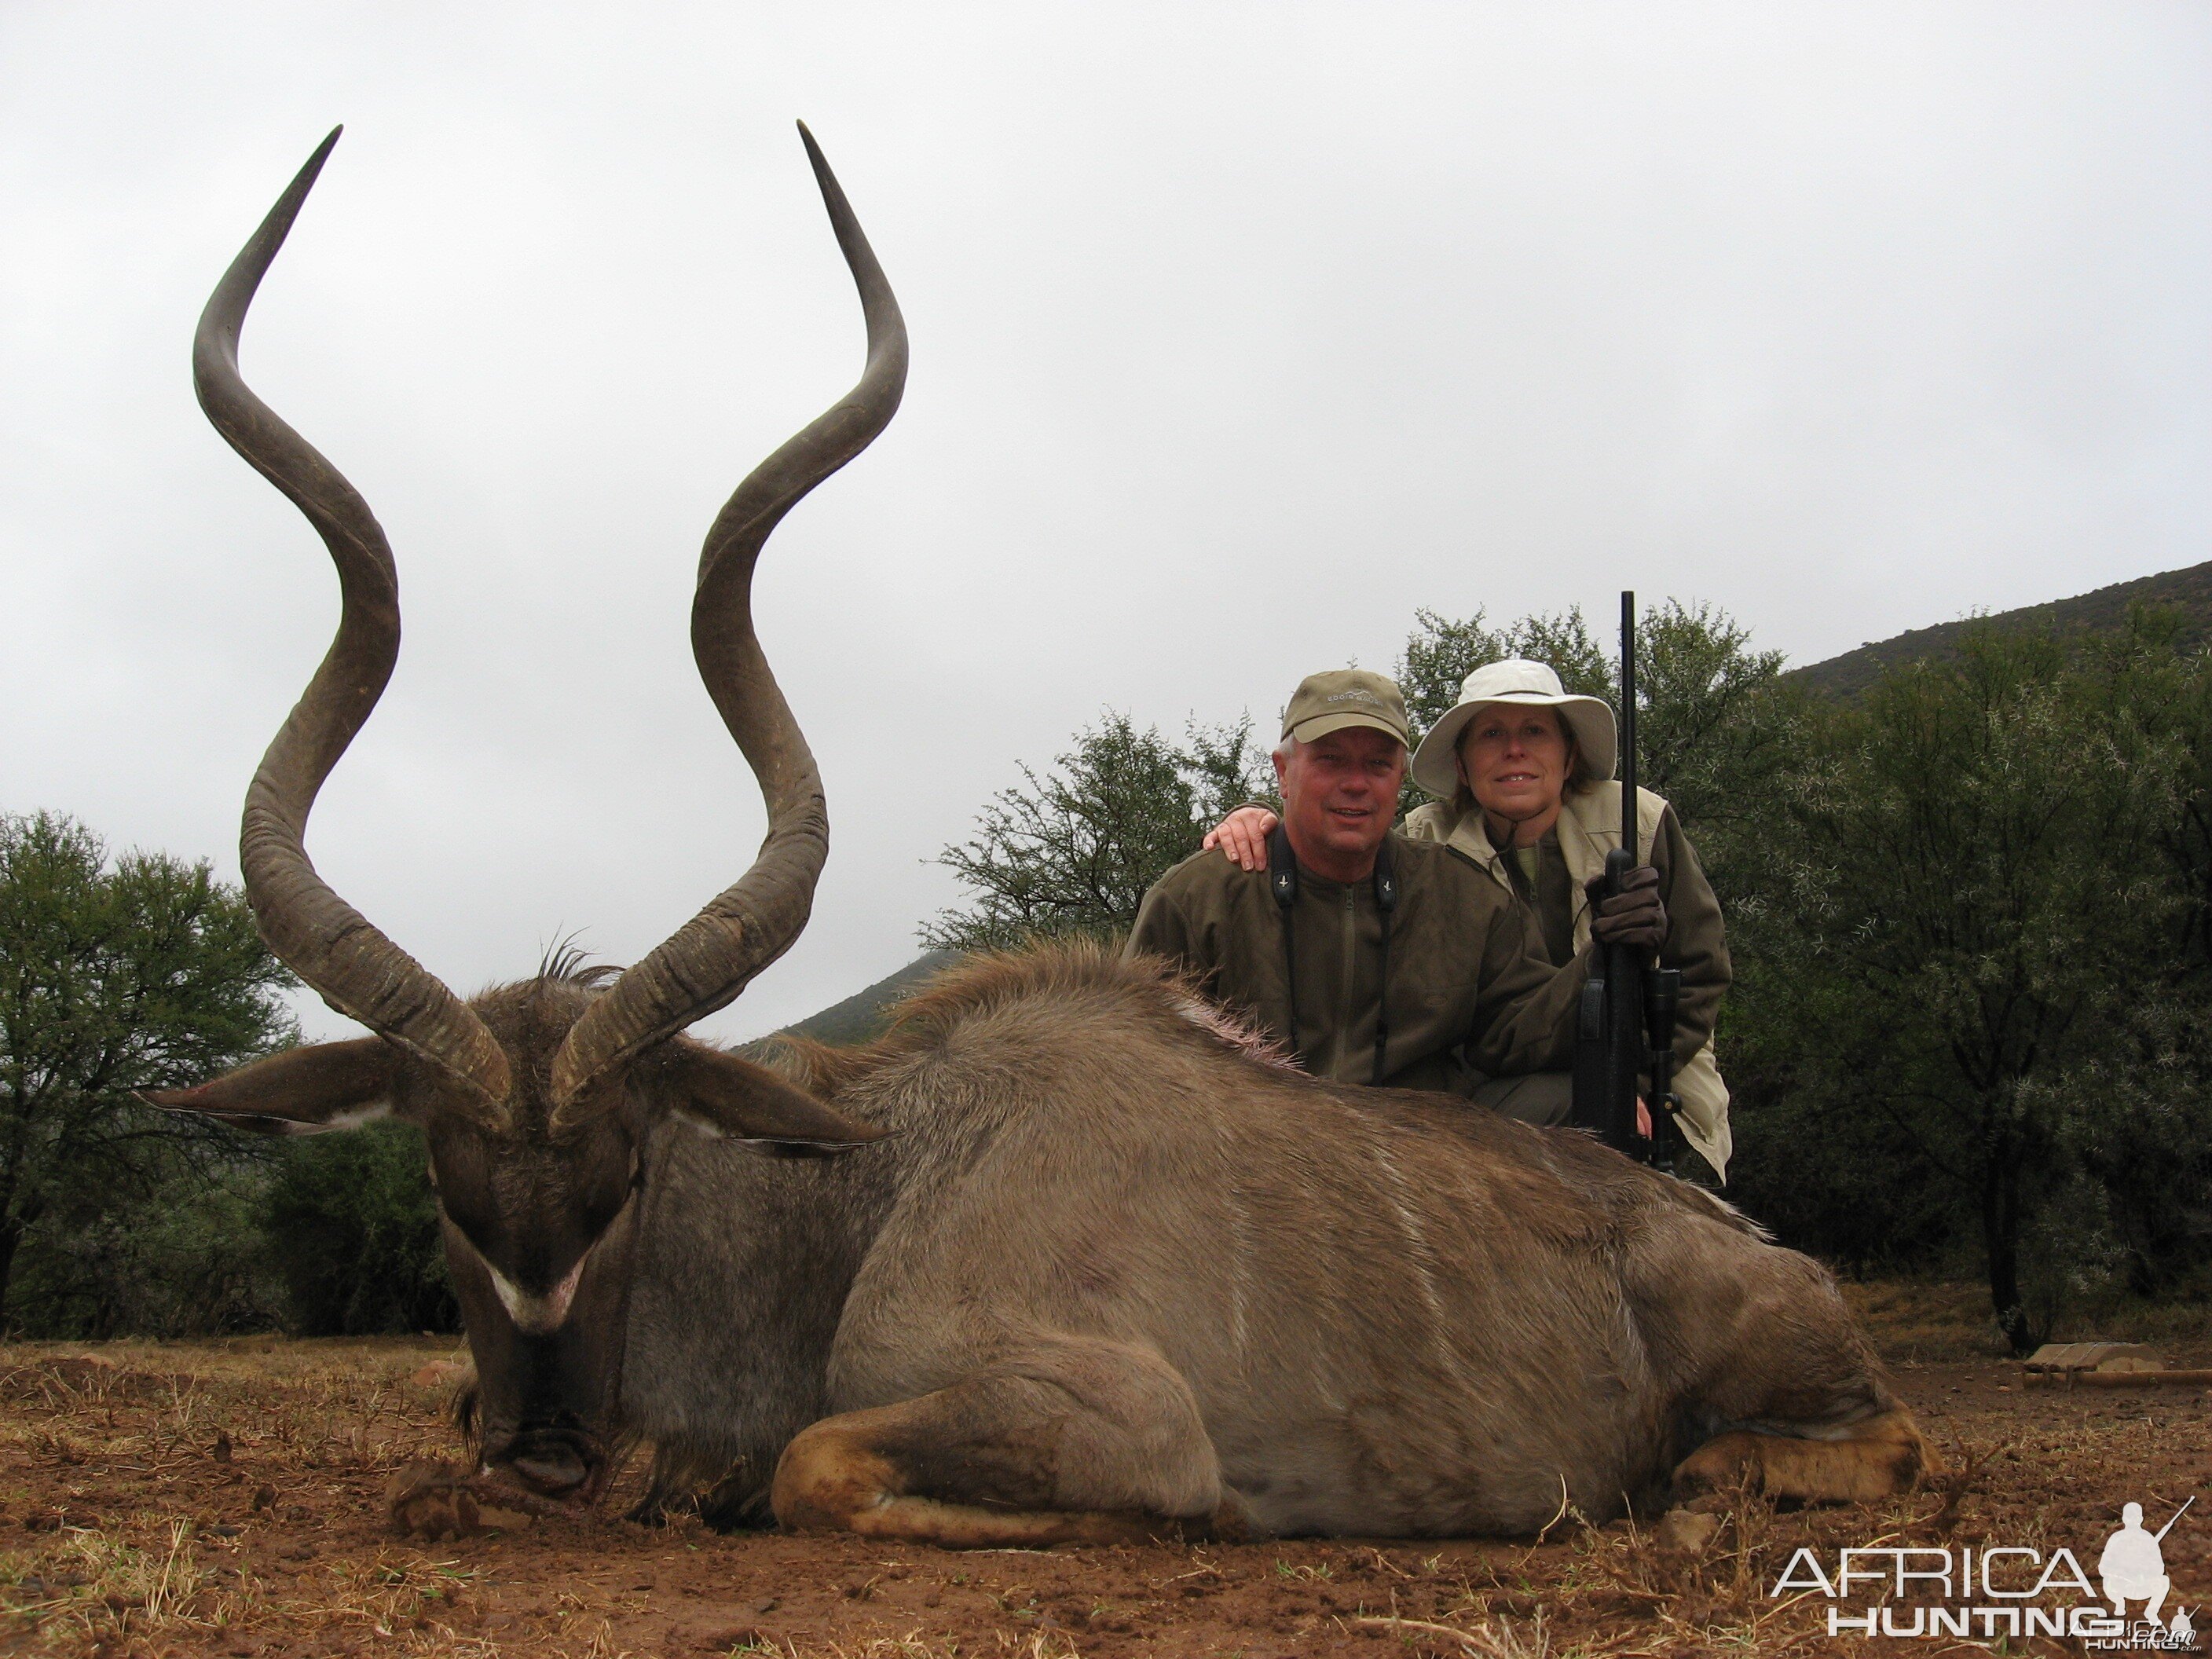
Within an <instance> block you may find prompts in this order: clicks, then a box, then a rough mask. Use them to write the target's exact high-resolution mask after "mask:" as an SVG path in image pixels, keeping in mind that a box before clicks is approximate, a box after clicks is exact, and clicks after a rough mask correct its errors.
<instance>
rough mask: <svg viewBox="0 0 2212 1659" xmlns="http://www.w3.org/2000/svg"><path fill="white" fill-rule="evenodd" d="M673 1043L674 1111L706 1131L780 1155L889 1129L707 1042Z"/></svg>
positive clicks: (840, 1148) (811, 1152)
mask: <svg viewBox="0 0 2212 1659" xmlns="http://www.w3.org/2000/svg"><path fill="white" fill-rule="evenodd" d="M670 1046H671V1048H673V1050H674V1060H673V1067H672V1069H673V1078H672V1079H671V1080H672V1081H673V1083H674V1085H675V1099H674V1101H673V1103H672V1106H673V1109H674V1111H675V1113H676V1115H678V1117H680V1118H682V1119H684V1121H686V1122H688V1123H690V1125H691V1126H692V1127H694V1128H696V1129H698V1130H701V1131H702V1132H703V1133H707V1134H710V1135H714V1136H716V1137H718V1138H720V1139H724V1140H735V1141H739V1142H742V1143H743V1144H744V1145H745V1146H750V1147H751V1148H753V1149H754V1150H755V1151H757V1152H766V1153H768V1154H769V1156H770V1157H774V1158H827V1157H830V1156H832V1155H834V1154H836V1153H838V1152H851V1151H852V1150H853V1149H854V1148H855V1147H857V1146H866V1145H867V1144H868V1143H869V1142H870V1141H872V1140H881V1139H883V1138H884V1136H885V1135H887V1134H889V1133H890V1130H888V1129H878V1128H877V1127H875V1126H874V1125H873V1124H871V1123H863V1122H861V1121H860V1120H859V1119H858V1118H852V1117H847V1116H846V1115H844V1114H843V1113H842V1112H840V1111H838V1110H837V1109H835V1108H834V1107H829V1106H825V1105H823V1103H821V1102H820V1101H818V1100H817V1099H815V1097H813V1096H812V1095H810V1094H808V1093H807V1092H806V1091H805V1090H803V1089H797V1088H793V1086H792V1085H790V1084H788V1083H786V1082H785V1081H784V1080H783V1079H781V1078H780V1077H778V1076H777V1075H776V1074H775V1073H774V1072H771V1071H769V1069H768V1068H767V1067H766V1066H756V1065H755V1064H754V1063H753V1062H752V1061H751V1060H740V1059H739V1058H738V1056H737V1055H735V1054H724V1053H723V1052H722V1051H721V1050H720V1049H719V1048H708V1047H707V1046H706V1044H704V1043H702V1042H676V1043H673V1044H671V1045H670Z"/></svg>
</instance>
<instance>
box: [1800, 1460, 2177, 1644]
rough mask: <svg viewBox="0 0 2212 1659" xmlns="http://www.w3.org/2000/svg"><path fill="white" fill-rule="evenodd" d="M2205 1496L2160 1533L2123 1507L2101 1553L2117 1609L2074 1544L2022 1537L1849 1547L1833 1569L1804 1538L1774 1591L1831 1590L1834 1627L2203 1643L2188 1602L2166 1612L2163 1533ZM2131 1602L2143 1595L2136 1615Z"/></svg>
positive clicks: (2103, 1580)
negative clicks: (2028, 1541) (2164, 1615)
mask: <svg viewBox="0 0 2212 1659" xmlns="http://www.w3.org/2000/svg"><path fill="white" fill-rule="evenodd" d="M2196 1501H2197V1500H2196V1498H2194V1497H2191V1498H2189V1499H2187V1500H2186V1501H2185V1502H2184V1503H2183V1504H2182V1505H2181V1507H2180V1508H2179V1509H2178V1510H2175V1511H2174V1512H2173V1515H2172V1517H2171V1518H2170V1519H2169V1520H2168V1521H2167V1522H2166V1524H2165V1525H2164V1526H2162V1527H2160V1528H2159V1529H2158V1530H2157V1531H2156V1532H2151V1531H2149V1530H2148V1529H2147V1528H2145V1527H2144V1526H2143V1523H2142V1518H2143V1512H2142V1504H2128V1505H2126V1506H2125V1507H2124V1509H2123V1510H2121V1512H2120V1527H2119V1530H2118V1531H2117V1532H2115V1533H2113V1534H2112V1535H2111V1536H2110V1537H2109V1538H2107V1539H2106V1541H2105V1547H2104V1551H2103V1553H2101V1554H2100V1555H2099V1556H2098V1558H2097V1577H2098V1579H2099V1581H2100V1584H2101V1586H2102V1595H2101V1599H2102V1600H2103V1601H2106V1602H2109V1603H2110V1604H2111V1606H2110V1610H2109V1611H2107V1610H2106V1607H2102V1606H2100V1605H2099V1601H2100V1591H2099V1588H2098V1586H2097V1585H2093V1584H2092V1583H2090V1582H2089V1575H2088V1574H2087V1572H2085V1571H2083V1570H2082V1567H2081V1561H2080V1559H2078V1558H2077V1557H2076V1556H2075V1553H2074V1552H2073V1551H2072V1550H2070V1549H2066V1548H2063V1547H2062V1548H2059V1549H2055V1550H2052V1551H2051V1552H2050V1553H2048V1554H2045V1553H2044V1552H2043V1551H2041V1550H2039V1549H2035V1548H2032V1547H2027V1546H2025V1545H2019V1544H1990V1545H1984V1546H1982V1547H1978V1548H1975V1547H1967V1548H1960V1549H1944V1548H1939V1547H1934V1546H1926V1545H1923V1546H1917V1547H1915V1546H1900V1545H1888V1546H1878V1547H1865V1548H1857V1549H1844V1550H1840V1551H1838V1553H1837V1555H1836V1559H1835V1565H1834V1566H1833V1568H1832V1570H1831V1569H1830V1568H1828V1567H1826V1566H1824V1565H1822V1563H1821V1561H1820V1557H1819V1556H1817V1555H1816V1554H1814V1552H1813V1551H1812V1550H1811V1549H1809V1548H1801V1549H1800V1550H1798V1552H1797V1553H1796V1554H1795V1555H1793V1556H1791V1557H1790V1565H1788V1566H1786V1567H1784V1569H1783V1570H1782V1576H1781V1577H1779V1578H1778V1579H1777V1580H1776V1581H1775V1583H1774V1588H1773V1589H1771V1591H1769V1592H1768V1594H1769V1595H1789V1594H1791V1593H1800V1594H1802V1595H1819V1596H1821V1597H1824V1598H1826V1601H1828V1602H1829V1603H1830V1605H1829V1606H1828V1607H1827V1608H1826V1615H1827V1617H1826V1625H1827V1633H1828V1634H1829V1635H1830V1636H1845V1635H1857V1636H1867V1637H1875V1636H1887V1637H1913V1636H1922V1637H1929V1636H1948V1637H1958V1638H1964V1637H1973V1636H1978V1637H1981V1638H1984V1639H1986V1638H1991V1637H1997V1636H2003V1637H2009V1638H2015V1639H2018V1638H2023V1637H2036V1636H2051V1637H2061V1638H2063V1637H2072V1638H2075V1640H2077V1641H2079V1642H2081V1644H2082V1646H2083V1648H2084V1649H2085V1650H2091V1651H2098V1652H2126V1651H2133V1652H2147V1651H2148V1652H2165V1653H2194V1652H2196V1651H2197V1627H2196V1625H2195V1624H2194V1623H2193V1622H2192V1621H2191V1619H2190V1616H2189V1610H2188V1609H2187V1608H2185V1607H2184V1608H2178V1609H2176V1610H2175V1612H2174V1614H2173V1616H2172V1618H2171V1619H2168V1620H2162V1619H2161V1618H2160V1613H2161V1612H2162V1610H2163V1609H2164V1607H2165V1606H2166V1596H2167V1595H2168V1594H2169V1593H2170V1592H2171V1591H2172V1588H2173V1581H2172V1578H2171V1577H2168V1575H2167V1573H2166V1555H2165V1551H2164V1549H2163V1545H2164V1543H2165V1541H2166V1534H2168V1533H2169V1532H2171V1531H2172V1530H2173V1528H2174V1523H2175V1522H2178V1521H2179V1520H2180V1519H2181V1517H2182V1516H2184V1515H2185V1514H2187V1513H2188V1511H2189V1508H2190V1505H2191V1504H2194V1503H2195V1502H2196ZM1916 1597H1917V1598H1932V1600H1931V1599H1918V1600H1916V1599H1914V1598H1916ZM1838 1602H1841V1603H1843V1604H1844V1605H1842V1606H1838V1605H1835V1604H1836V1603H1838ZM2130 1602H2139V1603H2141V1604H2142V1605H2141V1608H2140V1611H2139V1612H2138V1613H2136V1616H2135V1617H2134V1618H2133V1619H2130V1617H2129V1616H2128V1604H2129V1603H2130ZM1853 1603H1857V1605H1856V1606H1854V1605H1851V1604H1853Z"/></svg>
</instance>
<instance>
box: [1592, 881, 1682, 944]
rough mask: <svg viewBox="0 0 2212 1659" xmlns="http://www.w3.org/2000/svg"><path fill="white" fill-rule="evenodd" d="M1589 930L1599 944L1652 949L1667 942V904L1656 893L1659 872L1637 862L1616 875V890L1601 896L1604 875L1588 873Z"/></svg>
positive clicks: (1657, 891)
mask: <svg viewBox="0 0 2212 1659" xmlns="http://www.w3.org/2000/svg"><path fill="white" fill-rule="evenodd" d="M1584 891H1585V892H1587V893H1588V894H1589V902H1590V932H1591V933H1593V934H1595V936H1596V938H1597V942H1598V943H1599V944H1601V945H1630V946H1632V947H1634V948H1636V949H1638V950H1644V951H1656V950H1657V949H1658V948H1659V947H1660V946H1661V945H1663V944H1665V943H1666V942H1667V906H1666V904H1665V902H1663V901H1662V900H1661V898H1660V896H1659V872H1657V871H1656V870H1654V869H1653V868H1652V867H1651V866H1650V865H1648V864H1640V865H1638V866H1636V868H1635V869H1633V870H1631V871H1630V872H1628V873H1627V874H1626V875H1625V876H1623V877H1622V878H1620V891H1619V892H1618V893H1616V894H1614V895H1613V896H1612V897H1611V898H1606V897H1604V896H1603V894H1604V892H1605V878H1604V877H1603V876H1592V877H1591V878H1590V880H1589V886H1588V887H1586V888H1585V889H1584Z"/></svg>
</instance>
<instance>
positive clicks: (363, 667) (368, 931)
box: [192, 127, 509, 1125]
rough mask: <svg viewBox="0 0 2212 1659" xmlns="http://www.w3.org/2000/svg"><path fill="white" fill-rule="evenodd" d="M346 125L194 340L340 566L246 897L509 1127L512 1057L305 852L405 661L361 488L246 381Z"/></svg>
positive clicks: (303, 959)
mask: <svg viewBox="0 0 2212 1659" xmlns="http://www.w3.org/2000/svg"><path fill="white" fill-rule="evenodd" d="M344 130H345V129H344V128H343V127H338V128H335V129H333V130H332V131H331V136H330V137H327V138H325V139H324V140H323V142H322V144H321V147H320V148H319V149H317V150H316V151H315V153H314V154H313V155H312V156H310V157H308V159H307V166H305V167H301V169H300V172H299V175H298V176H297V177H296V178H295V179H293V180H292V183H291V186H290V188H289V189H288V190H286V191H285V192H284V194H283V196H282V197H279V198H278V199H277V203H276V206H275V207H273V208H271V209H270V210H269V216H268V217H267V218H265V219H264V220H263V221H262V222H261V228H260V229H258V230H257V231H256V232H254V234H253V240H251V241H249V242H248V243H246V246H245V248H244V249H243V250H242V251H241V252H240V254H239V256H238V258H236V259H234V260H233V261H232V262H231V266H230V269H229V270H228V271H226V272H224V274H223V278H222V282H221V283H218V284H217V285H216V290H215V293H214V295H212V296H211V297H210V299H209V301H208V302H207V309H206V310H204V311H203V312H202V313H200V322H199V329H198V331H197V333H195V334H194V336H193V337H192V385H193V386H194V388H195V389H196V390H197V392H198V393H199V399H200V407H201V408H202V409H204V410H206V411H207V417H208V419H209V420H210V421H211V422H214V424H215V429H216V431H218V432H220V433H221V434H222V435H223V437H224V439H225V440H226V441H228V443H229V445H230V447H232V448H233V449H235V450H236V451H237V452H238V453H240V455H242V456H244V457H245V458H246V461H247V463H248V464H249V465H252V468H253V469H254V471H257V472H258V473H260V474H261V476H262V477H264V478H266V479H268V480H269V482H270V483H273V484H275V485H276V488H277V489H281V490H283V492H284V494H285V495H287V496H288V497H289V498H290V500H291V501H292V504H293V505H294V506H295V507H298V508H299V509H300V511H301V512H302V513H305V514H306V515H307V521H308V522H309V523H310V524H312V525H313V526H314V527H315V530H316V532H317V533H318V534H319V535H320V536H321V537H322V538H323V544H324V545H325V547H327V548H329V549H330V552H331V562H333V563H334V564H336V565H337V572H338V589H339V592H340V594H341V596H342V599H343V605H342V609H341V611H340V614H339V619H338V628H337V636H336V638H334V639H333V640H332V641H331V648H330V650H329V652H328V653H327V654H325V656H324V658H323V660H322V665H321V666H319V667H318V668H317V669H316V670H315V675H314V678H313V679H311V680H310V681H308V682H307V690H306V691H305V692H304V693H302V694H301V698H300V701H299V702H298V704H297V705H296V706H295V708H293V710H292V712H291V714H290V715H289V716H288V717H287V718H286V720H285V721H284V724H283V727H282V728H281V729H280V730H279V731H278V732H277V733H276V740H275V741H274V742H272V743H271V744H270V745H269V750H268V753H266V754H265V755H264V756H263V757H262V760H261V769H260V770H259V771H258V772H256V773H255V774H254V775H253V784H252V787H251V788H249V789H248V790H247V791H246V813H245V817H244V821H243V823H241V825H240V833H239V862H240V866H241V867H242V868H243V870H244V872H245V876H246V898H247V900H248V902H251V903H252V906H253V915H254V918H255V920H256V921H258V923H259V925H260V928H261V936H262V938H263V939H265V940H267V941H268V944H269V948H270V950H271V951H274V952H275V953H276V956H277V957H278V958H279V959H280V960H281V961H283V963H285V964H286V965H287V966H288V967H289V968H290V969H292V970H293V972H295V973H296V974H298V975H300V977H301V979H303V980H305V981H307V983H308V984H309V985H312V986H313V987H314V988H315V989H316V990H317V991H318V992H319V993H320V994H321V995H322V999H323V1000H324V1001H325V1002H326V1003H328V1004H330V1006H331V1007H333V1008H335V1009H337V1012H340V1013H342V1014H343V1015H345V1016H347V1017H348V1018H351V1019H356V1020H359V1021H360V1022H361V1023H362V1024H364V1025H366V1026H368V1028H369V1030H373V1031H375V1032H377V1033H379V1034H380V1035H381V1036H386V1037H389V1038H390V1039H392V1041H393V1042H398V1043H399V1044H400V1045H402V1046H403V1047H404V1048H407V1049H409V1050H410V1051H411V1052H413V1053H414V1054H419V1055H420V1056H422V1059H424V1060H428V1062H429V1063H430V1064H431V1065H432V1066H435V1067H437V1068H438V1069H439V1070H440V1071H441V1072H443V1073H446V1074H447V1075H448V1076H449V1077H451V1078H452V1079H454V1080H456V1081H457V1082H459V1083H460V1084H461V1085H464V1087H463V1093H464V1096H465V1097H466V1098H467V1099H468V1100H469V1101H470V1103H471V1107H472V1109H474V1110H475V1111H476V1112H477V1114H478V1115H480V1116H481V1117H482V1118H483V1119H484V1120H485V1121H487V1122H489V1123H492V1124H495V1125H496V1124H499V1123H501V1122H503V1121H505V1118H506V1105H505V1103H506V1100H507V1088H508V1081H509V1078H508V1071H507V1056H506V1054H504V1053H502V1052H501V1049H500V1047H499V1044H498V1043H497V1042H495V1041H494V1040H493V1037H492V1035H491V1033H490V1032H489V1030H486V1029H485V1028H484V1024H483V1021H482V1020H480V1019H478V1018H477V1016H476V1013H475V1012H474V1011H473V1010H472V1009H471V1008H470V1007H469V1006H468V1005H467V1004H466V1003H465V1002H463V1001H462V1000H460V999H459V998H458V997H456V996H455V995H454V994H453V993H452V992H451V991H449V990H447V988H446V987H445V986H444V985H443V984H442V983H441V982H440V981H439V979H438V977H437V975H435V974H433V973H431V972H430V971H429V970H428V969H426V968H424V967H423V966H422V963H418V962H416V960H415V959H414V957H410V956H409V955H408V954H407V953H406V952H405V951H403V950H401V949H400V948H399V947H398V945H395V944H393V943H392V941H391V940H390V939H386V937H385V936H384V935H383V934H382V933H379V932H378V931H377V930H376V928H375V927H373V926H372V925H371V924H370V923H369V921H368V919H367V918H365V917H364V916H362V914H361V912H359V911H358V910H356V909H355V908H353V907H352V906H351V905H349V904H348V903H347V902H345V901H344V900H343V899H342V898H340V897H339V896H337V894H336V893H335V892H333V891H331V888H330V886H329V884H327V883H325V881H324V880H323V878H321V877H320V876H319V875H317V874H316V873H315V866H313V864H312V863H311V862H310V861H309V860H308V858H307V845H306V837H307V814H308V813H309V812H310V811H313V808H314V805H315V796H316V794H317V793H318V792H319V790H320V789H321V788H322V786H323V780H324V779H325V778H326V777H328V776H329V775H330V772H331V768H332V767H333V766H335V765H337V762H338V757H340V756H341V755H343V754H344V753H345V751H346V746H347V745H348V744H350V743H351V742H352V741H353V739H354V734H355V733H356V732H359V731H360V730H361V728H362V722H363V721H365V720H368V716H369V711H370V710H372V709H374V708H375V707H376V701H377V699H378V698H379V697H380V696H382V695H383V694H384V687H385V684H386V682H387V681H388V680H390V679H391V678H392V664H393V663H394V662H395V661H396V660H397V659H398V655H399V574H398V568H397V567H396V566H395V565H394V563H393V562H392V548H391V544H389V543H388V542H386V540H385V537H384V532H383V530H382V528H381V527H380V526H379V525H378V524H377V522H376V519H375V515H374V514H373V513H370V512H369V510H368V502H367V501H363V500H362V498H361V495H360V492H359V491H357V490H356V489H354V487H353V486H352V485H351V484H349V483H347V482H346V480H345V477H344V476H343V474H341V473H340V472H339V471H338V470H337V468H336V467H334V466H332V465H331V464H330V462H328V461H327V460H325V459H323V457H322V456H321V455H320V454H319V453H316V451H315V449H314V447H313V445H311V444H309V443H308V442H307V440H306V439H304V438H302V437H301V435H299V434H298V433H296V432H295V431H294V430H293V429H292V428H290V427H289V426H287V425H286V424H285V423H284V422H283V420H281V419H280V418H278V416H276V413H275V411H274V410H270V407H269V406H268V405H267V404H264V403H263V402H262V401H261V399H260V398H257V397H256V396H254V394H253V392H252V391H251V390H250V389H249V388H248V387H247V386H246V382H245V380H242V379H241V378H240V375H239V372H238V336H239V331H240V328H241V327H242V326H243V325H245V322H246V307H249V306H250V305H252V302H253V295H254V292H255V290H256V289H258V288H259V287H260V285H261V279H262V277H263V276H264V275H265V274H267V272H268V270H269V265H270V261H271V260H273V259H275V258H276V250H277V249H279V248H281V247H282V246H284V238H285V236H286V235H287V234H289V232H290V231H291V228H292V221H293V220H294V219H295V217H297V216H298V215H299V211H300V207H301V204H302V203H303V202H305V201H306V200H307V192H308V191H309V190H311V189H312V188H313V186H314V183H315V177H316V175H317V174H318V173H320V172H321V171H322V168H323V162H324V161H325V160H326V159H327V158H328V157H329V155H330V153H331V146H332V145H334V144H336V143H337V141H338V134H339V133H341V132H343V131H344Z"/></svg>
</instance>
